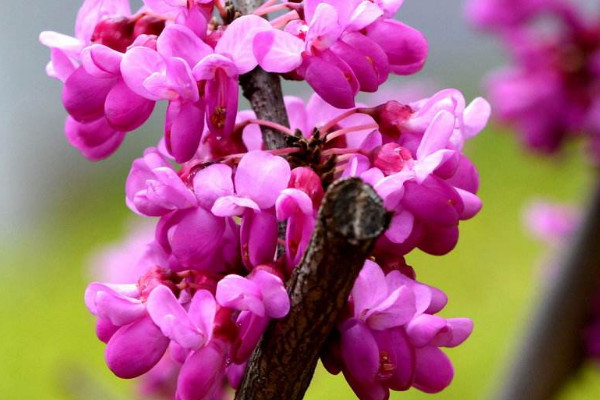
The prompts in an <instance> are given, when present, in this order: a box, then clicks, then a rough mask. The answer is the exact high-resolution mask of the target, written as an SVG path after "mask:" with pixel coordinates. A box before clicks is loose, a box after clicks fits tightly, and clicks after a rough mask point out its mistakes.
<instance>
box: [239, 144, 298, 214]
mask: <svg viewBox="0 0 600 400" xmlns="http://www.w3.org/2000/svg"><path fill="white" fill-rule="evenodd" d="M290 176H291V170H290V165H289V164H288V163H287V161H286V160H285V159H283V158H282V157H278V156H274V155H272V154H270V153H266V152H262V151H251V152H249V153H247V154H246V155H244V157H242V160H241V161H240V163H239V165H238V168H237V170H236V172H235V177H234V181H235V189H236V193H237V194H238V196H243V197H248V198H250V199H252V200H253V201H254V202H256V204H258V206H259V207H260V208H261V209H263V210H264V209H268V208H271V207H273V206H274V205H275V202H276V200H277V197H278V196H279V194H280V193H281V191H282V190H283V189H285V188H286V187H287V185H288V182H289V180H290Z"/></svg>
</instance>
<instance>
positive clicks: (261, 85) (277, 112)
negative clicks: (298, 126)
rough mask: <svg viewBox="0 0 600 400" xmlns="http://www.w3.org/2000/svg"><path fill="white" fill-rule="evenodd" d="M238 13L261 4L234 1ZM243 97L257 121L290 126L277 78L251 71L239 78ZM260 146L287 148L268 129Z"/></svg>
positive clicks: (281, 138)
mask: <svg viewBox="0 0 600 400" xmlns="http://www.w3.org/2000/svg"><path fill="white" fill-rule="evenodd" d="M237 3H238V10H239V11H240V12H241V13H242V14H244V15H246V14H250V13H252V12H253V11H254V10H256V9H257V8H258V7H259V6H260V5H261V4H262V3H263V1H262V0H238V2H237ZM240 85H241V86H242V89H243V93H244V97H245V98H247V99H248V101H250V104H251V105H252V109H253V110H254V113H255V114H256V117H257V118H258V119H264V120H267V121H271V122H276V123H278V124H281V125H284V126H290V122H289V120H288V115H287V112H286V110H285V103H284V102H283V92H282V90H281V80H280V79H279V75H276V74H271V73H268V72H266V71H265V70H263V69H262V68H261V67H256V68H255V69H253V70H252V71H250V72H248V73H247V74H244V75H242V76H240ZM261 130H262V135H263V142H264V144H265V146H266V147H267V149H269V150H273V149H281V148H284V147H287V142H286V140H285V136H286V135H285V134H284V133H282V132H279V131H278V130H275V129H271V128H268V127H264V126H263V127H261Z"/></svg>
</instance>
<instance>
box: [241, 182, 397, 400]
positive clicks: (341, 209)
mask: <svg viewBox="0 0 600 400" xmlns="http://www.w3.org/2000/svg"><path fill="white" fill-rule="evenodd" d="M388 223H389V216H388V214H387V212H386V211H385V209H384V207H383V203H382V201H381V199H380V198H379V197H378V196H377V194H375V192H374V191H373V189H372V188H371V187H370V186H369V185H367V184H365V183H364V182H362V181H361V180H360V179H356V178H351V179H346V180H340V181H337V182H335V183H334V184H333V185H332V186H331V187H330V188H329V190H328V191H327V193H326V196H325V201H324V202H323V205H322V206H321V209H320V211H319V215H318V220H317V225H316V227H315V230H314V233H313V236H312V238H311V241H310V244H309V246H308V249H307V250H306V252H305V254H304V257H303V259H302V261H301V263H300V265H299V266H298V267H297V268H296V269H295V270H294V273H293V275H292V277H291V278H290V280H289V281H288V284H287V286H288V293H289V294H290V299H291V309H290V312H289V314H288V315H287V316H286V317H285V318H283V319H280V320H273V321H272V322H271V324H270V325H269V326H268V328H267V330H266V332H265V334H264V335H263V338H262V340H261V342H260V343H259V345H258V347H257V349H256V350H255V351H254V353H253V355H252V357H251V359H250V361H249V363H248V367H247V369H246V374H245V375H244V379H243V381H242V383H241V385H240V388H239V389H238V392H237V394H236V400H273V399H286V400H300V399H302V398H303V396H304V393H305V392H306V389H307V388H308V385H309V384H310V381H311V379H312V375H313V373H314V369H315V366H316V364H317V361H318V358H319V352H320V350H321V347H322V346H323V343H324V342H325V340H326V338H327V337H328V335H329V334H330V333H331V331H332V329H333V328H334V326H335V323H336V320H337V318H338V316H339V313H340V312H341V311H342V310H343V309H344V305H345V303H346V301H347V299H348V295H349V294H350V290H351V289H352V285H353V283H354V281H355V279H356V277H357V276H358V273H359V271H360V269H361V267H362V265H363V263H364V261H365V260H366V258H367V257H368V255H369V253H370V252H371V250H372V248H373V245H374V243H375V240H376V239H377V238H378V237H379V235H380V234H381V233H383V231H384V230H385V228H386V227H387V225H388Z"/></svg>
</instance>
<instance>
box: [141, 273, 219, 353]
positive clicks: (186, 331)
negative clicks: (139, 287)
mask: <svg viewBox="0 0 600 400" xmlns="http://www.w3.org/2000/svg"><path fill="white" fill-rule="evenodd" d="M147 308H148V314H149V315H150V318H152V321H154V323H155V324H156V325H157V326H158V327H159V328H160V330H161V331H162V333H163V335H165V336H166V337H168V338H169V339H171V340H173V341H174V342H176V343H177V344H179V345H180V346H181V347H183V348H185V349H190V350H196V349H199V348H200V347H202V346H204V344H205V343H206V342H207V337H208V334H209V333H208V332H203V331H201V330H200V328H199V327H198V326H197V325H196V324H194V323H193V322H192V320H191V319H190V317H189V316H188V314H187V312H186V311H185V309H184V308H183V306H182V305H181V304H179V302H178V301H177V299H176V298H175V295H174V294H173V292H172V291H171V289H169V288H167V287H166V286H164V285H158V286H157V287H156V288H154V290H152V292H151V293H150V295H149V296H148V301H147Z"/></svg>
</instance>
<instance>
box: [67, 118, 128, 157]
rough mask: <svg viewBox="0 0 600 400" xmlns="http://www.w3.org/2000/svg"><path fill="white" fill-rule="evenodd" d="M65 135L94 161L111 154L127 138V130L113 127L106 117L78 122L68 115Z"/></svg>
mask: <svg viewBox="0 0 600 400" xmlns="http://www.w3.org/2000/svg"><path fill="white" fill-rule="evenodd" d="M65 135H66V137H67V140H68V141H69V143H70V144H71V146H73V147H75V148H77V149H78V150H79V151H81V153H82V154H83V155H84V156H85V157H86V158H87V159H89V160H92V161H98V160H102V159H104V158H106V157H108V156H110V155H111V154H112V153H114V152H115V151H116V150H117V148H119V146H120V145H121V143H122V142H123V139H124V138H125V132H119V131H116V130H115V129H113V128H112V127H111V126H110V125H108V121H106V118H104V117H102V118H100V119H98V120H96V121H93V122H90V123H81V122H77V121H75V120H74V119H73V118H71V117H67V120H66V122H65Z"/></svg>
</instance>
